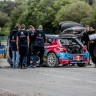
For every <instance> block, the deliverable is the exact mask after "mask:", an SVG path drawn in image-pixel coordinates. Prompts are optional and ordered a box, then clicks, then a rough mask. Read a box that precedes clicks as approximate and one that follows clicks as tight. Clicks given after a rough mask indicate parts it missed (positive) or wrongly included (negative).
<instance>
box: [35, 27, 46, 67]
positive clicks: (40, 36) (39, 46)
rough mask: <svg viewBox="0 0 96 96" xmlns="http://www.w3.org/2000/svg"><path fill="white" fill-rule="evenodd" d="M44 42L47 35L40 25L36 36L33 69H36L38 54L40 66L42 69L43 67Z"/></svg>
mask: <svg viewBox="0 0 96 96" xmlns="http://www.w3.org/2000/svg"><path fill="white" fill-rule="evenodd" d="M44 42H45V33H44V32H43V26H42V25H39V27H38V29H37V30H36V32H35V34H34V49H33V63H34V66H33V67H36V56H37V54H38V52H39V56H40V66H41V67H42V66H43V54H44Z"/></svg>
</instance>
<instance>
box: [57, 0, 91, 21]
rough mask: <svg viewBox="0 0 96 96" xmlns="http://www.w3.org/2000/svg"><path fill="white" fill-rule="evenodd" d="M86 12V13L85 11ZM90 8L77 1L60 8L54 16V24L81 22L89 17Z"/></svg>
mask: <svg viewBox="0 0 96 96" xmlns="http://www.w3.org/2000/svg"><path fill="white" fill-rule="evenodd" d="M87 10H88V11H87ZM91 14H92V8H91V6H89V5H88V4H86V3H85V2H83V1H78V2H76V3H72V4H70V5H66V6H62V7H61V9H60V10H59V12H58V13H57V15H56V18H55V22H56V23H57V22H58V23H59V22H62V21H66V20H67V21H69V20H70V21H76V22H79V23H80V22H82V19H84V18H89V17H91Z"/></svg>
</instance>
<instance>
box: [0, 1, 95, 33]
mask: <svg viewBox="0 0 96 96" xmlns="http://www.w3.org/2000/svg"><path fill="white" fill-rule="evenodd" d="M86 1H87V0H16V2H15V3H14V2H12V1H6V2H0V10H1V11H2V12H3V13H6V14H7V15H6V16H5V17H4V18H6V19H7V20H10V16H11V20H10V21H7V22H5V24H4V25H3V26H5V25H6V27H8V26H9V25H10V24H11V28H13V27H14V26H15V24H16V23H20V24H22V23H24V24H25V25H26V26H28V25H30V24H31V25H34V26H35V27H36V28H37V27H38V25H39V24H42V25H43V26H44V30H45V31H46V33H58V27H59V23H60V22H62V21H69V20H70V21H76V22H78V23H82V24H83V25H86V24H90V25H96V24H95V22H96V7H95V6H96V0H93V1H94V3H93V5H92V6H90V5H89V4H88V2H86ZM0 18H3V17H2V16H1V15H0ZM4 18H3V19H2V20H4ZM5 21H6V20H5ZM8 22H9V23H8ZM1 25H2V24H1Z"/></svg>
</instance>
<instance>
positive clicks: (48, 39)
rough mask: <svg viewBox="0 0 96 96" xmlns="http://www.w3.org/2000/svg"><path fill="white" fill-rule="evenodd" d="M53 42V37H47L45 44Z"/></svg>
mask: <svg viewBox="0 0 96 96" xmlns="http://www.w3.org/2000/svg"><path fill="white" fill-rule="evenodd" d="M52 42H53V39H52V38H49V37H46V42H45V45H46V44H51V43H52Z"/></svg>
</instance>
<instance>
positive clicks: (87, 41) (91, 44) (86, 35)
mask: <svg viewBox="0 0 96 96" xmlns="http://www.w3.org/2000/svg"><path fill="white" fill-rule="evenodd" d="M94 33H95V30H94V29H93V27H90V26H87V32H86V33H84V35H83V40H84V41H85V45H86V46H87V49H88V51H89V53H90V56H91V59H92V61H93V63H94V64H95V67H96V57H95V56H94V48H95V46H96V41H95V40H93V41H91V40H90V38H89V37H90V35H92V34H94Z"/></svg>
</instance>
